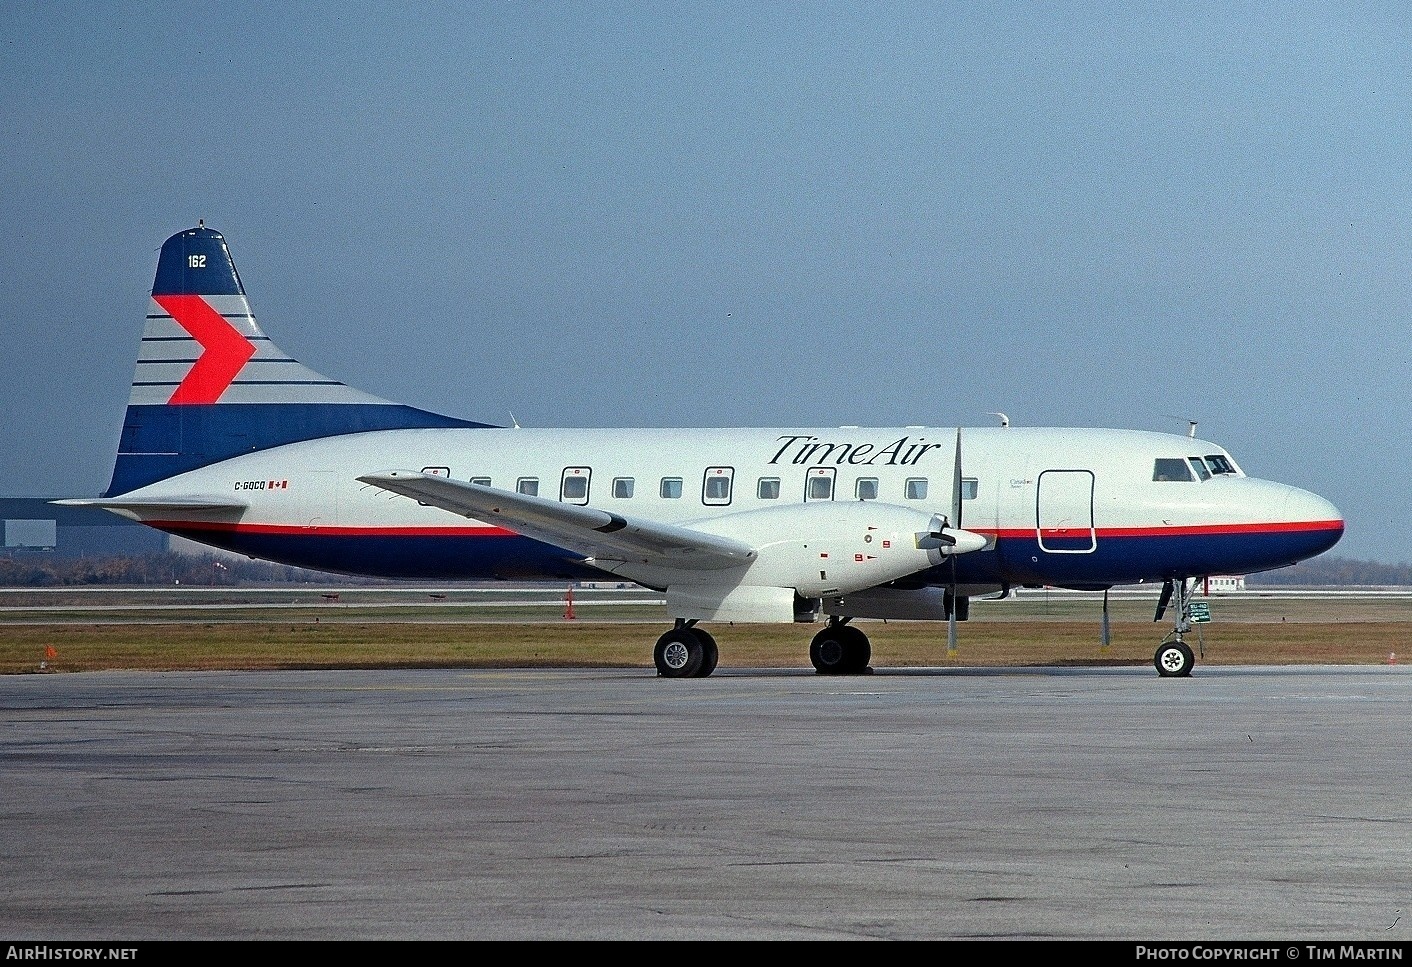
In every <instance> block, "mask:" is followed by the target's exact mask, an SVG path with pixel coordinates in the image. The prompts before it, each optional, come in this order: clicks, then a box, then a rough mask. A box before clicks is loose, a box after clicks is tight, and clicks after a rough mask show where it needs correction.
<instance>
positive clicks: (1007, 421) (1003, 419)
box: [987, 413, 1010, 426]
mask: <svg viewBox="0 0 1412 967" xmlns="http://www.w3.org/2000/svg"><path fill="white" fill-rule="evenodd" d="M987 416H998V417H1000V425H1001V426H1009V425H1010V417H1008V416H1006V415H1005V414H1004V413H989V414H987Z"/></svg>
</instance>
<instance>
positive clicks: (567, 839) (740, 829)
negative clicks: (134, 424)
mask: <svg viewBox="0 0 1412 967" xmlns="http://www.w3.org/2000/svg"><path fill="white" fill-rule="evenodd" d="M0 708H3V720H4V724H5V728H4V730H3V738H0V750H3V761H4V775H5V780H6V781H5V797H4V814H3V822H0V845H3V855H4V858H5V859H4V863H3V864H0V871H3V872H0V938H3V939H5V940H7V941H13V942H21V941H41V942H50V943H57V942H65V941H83V940H101V941H105V942H116V941H143V940H150V941H158V940H256V939H265V940H534V939H542V940H570V939H572V940H728V939H729V940H935V939H977V938H979V939H994V940H1007V939H1066V940H1067V939H1074V940H1082V939H1096V940H1133V941H1157V940H1169V941H1181V940H1188V941H1201V942H1211V941H1218V940H1272V941H1281V940H1290V941H1295V940H1301V941H1308V940H1319V939H1327V940H1344V941H1383V942H1388V943H1393V944H1404V943H1405V942H1406V941H1407V939H1408V937H1409V930H1412V863H1409V862H1408V858H1409V857H1412V803H1409V796H1408V793H1409V790H1412V756H1409V754H1408V748H1407V736H1408V723H1409V722H1412V670H1409V668H1408V667H1406V666H1403V665H1397V666H1386V667H1332V666H1329V667H1298V666H1296V667H1258V668H1257V667H1246V666H1225V667H1206V666H1203V667H1201V668H1199V669H1198V670H1197V673H1196V674H1195V675H1194V676H1193V677H1192V678H1190V679H1158V678H1155V677H1154V676H1153V675H1152V674H1151V669H1148V668H1141V669H1138V668H1083V669H1058V668H1053V669H1033V668H1027V669H984V668H980V669H977V668H969V669H915V668H913V669H905V670H904V669H897V670H889V669H886V668H883V669H879V670H878V672H877V674H874V675H871V676H863V677H850V678H834V677H827V676H818V675H814V674H812V673H806V672H804V671H800V670H796V669H790V670H764V671H761V670H734V671H733V670H729V669H722V670H721V671H719V672H718V673H717V674H716V675H713V676H712V677H710V678H707V679H690V680H667V679H659V678H657V677H655V676H654V675H653V674H651V673H650V672H648V671H642V670H533V671H531V670H474V671H471V670H455V671H440V670H433V671H359V672H346V671H332V672H324V671H321V672H270V673H266V672H201V673H145V672H144V673H137V672H92V673H82V674H63V675H12V676H5V677H3V678H0Z"/></svg>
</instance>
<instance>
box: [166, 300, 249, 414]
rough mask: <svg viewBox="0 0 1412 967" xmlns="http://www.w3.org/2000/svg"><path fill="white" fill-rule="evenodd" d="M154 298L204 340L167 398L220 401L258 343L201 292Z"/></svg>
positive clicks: (173, 401) (174, 401)
mask: <svg viewBox="0 0 1412 967" xmlns="http://www.w3.org/2000/svg"><path fill="white" fill-rule="evenodd" d="M152 299H153V301H155V302H156V303H157V305H159V306H161V307H162V308H163V309H165V310H166V311H167V314H168V315H170V316H171V317H172V318H173V319H175V320H176V321H177V324H178V325H179V326H181V327H182V328H183V329H185V330H186V331H187V332H189V333H191V338H193V339H195V340H196V341H197V342H198V343H200V344H201V355H200V356H199V357H197V359H196V363H195V364H194V365H193V366H192V367H191V371H190V372H188V373H187V374H186V378H185V379H183V380H182V381H181V385H180V386H178V387H177V388H176V390H175V391H174V392H173V393H172V396H171V399H169V400H167V402H168V403H169V404H172V405H175V406H182V405H187V404H193V403H214V402H216V401H217V400H219V399H220V398H221V394H222V393H224V392H225V391H226V387H227V386H229V385H230V384H231V381H232V380H234V379H235V375H236V373H239V372H240V370H241V369H242V368H243V367H244V366H245V363H246V362H247V361H248V360H249V359H250V357H251V356H253V355H255V345H254V343H252V342H251V341H250V340H248V339H246V338H245V337H244V336H242V335H241V334H240V332H239V331H238V330H237V329H236V328H235V327H234V326H232V325H231V324H230V323H228V322H226V321H225V320H224V319H222V318H221V314H220V313H219V312H217V311H216V310H215V309H212V308H211V307H210V305H208V304H207V302H206V300H205V299H203V298H201V297H200V296H199V295H154V296H153V297H152Z"/></svg>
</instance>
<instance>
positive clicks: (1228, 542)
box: [56, 222, 1344, 678]
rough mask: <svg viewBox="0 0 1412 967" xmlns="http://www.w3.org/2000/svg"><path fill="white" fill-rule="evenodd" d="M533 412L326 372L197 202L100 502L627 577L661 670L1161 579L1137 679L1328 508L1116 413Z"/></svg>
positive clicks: (345, 544) (487, 562) (236, 533)
mask: <svg viewBox="0 0 1412 967" xmlns="http://www.w3.org/2000/svg"><path fill="white" fill-rule="evenodd" d="M1003 424H1005V425H1001V426H984V427H971V428H960V427H950V426H947V427H922V426H904V427H806V426H787V427H776V428H769V429H764V428H736V429H702V428H678V429H532V428H521V427H518V426H509V427H505V426H495V425H491V424H486V423H478V422H473V421H470V420H464V419H458V418H454V417H450V416H443V415H440V414H437V413H433V412H429V411H426V410H422V409H418V408H416V407H412V406H407V405H403V404H399V403H396V402H393V401H390V400H387V399H383V398H381V397H378V396H374V395H370V394H368V393H364V392H361V391H359V390H356V389H354V388H352V387H350V386H348V385H345V384H344V383H342V382H340V381H338V380H336V379H331V378H329V377H327V376H323V375H321V374H319V373H317V372H315V371H314V370H312V369H310V368H308V367H306V366H305V365H303V364H302V363H300V362H298V361H296V360H294V359H292V358H290V357H289V356H288V355H287V354H285V353H284V352H282V351H281V350H280V349H279V348H278V347H277V346H276V345H275V344H274V343H273V342H271V340H270V338H269V337H268V336H266V335H265V333H264V332H263V331H262V330H261V329H260V327H259V326H258V325H257V324H256V321H255V316H254V314H253V313H252V312H251V309H250V303H249V302H248V300H247V298H246V293H245V288H244V286H243V285H242V283H241V280H240V276H239V274H238V273H237V272H236V268H235V262H234V261H233V259H232V258H231V254H230V250H229V247H228V246H227V244H226V240H225V238H224V237H223V236H222V235H221V234H220V233H219V232H216V231H214V230H212V229H210V228H207V227H206V226H205V224H204V222H202V223H201V224H199V225H198V226H197V227H196V228H191V229H187V230H185V231H181V232H178V233H177V234H175V235H173V236H172V237H171V238H169V239H167V241H166V243H165V244H164V245H163V246H162V249H161V254H160V255H159V257H158V261H157V271H156V278H155V281H154V283H153V286H152V297H151V302H150V304H149V306H148V312H147V321H146V328H145V329H144V332H143V336H142V342H141V346H140V349H139V351H138V358H137V368H136V372H135V375H134V376H133V380H132V388H131V394H130V396H129V400H128V407H127V416H126V419H125V420H124V423H123V428H122V434H121V438H120V443H119V447H118V454H117V459H116V462H115V465H114V468H113V476H112V481H111V483H110V484H109V486H108V489H107V491H106V492H105V493H104V495H103V496H101V497H96V498H75V499H70V500H62V501H56V503H62V504H69V505H82V506H94V507H103V508H106V509H108V510H110V511H113V512H114V513H117V514H121V515H123V516H125V517H129V518H132V519H135V520H138V521H141V522H142V523H144V524H148V525H150V526H152V527H155V528H157V529H159V530H162V531H165V532H166V533H168V534H173V535H179V536H181V537H185V538H189V539H191V540H194V541H198V542H201V543H204V544H206V545H209V546H212V547H217V548H223V549H225V550H227V551H234V552H238V553H241V554H246V555H249V556H250V557H253V558H260V559H265V560H269V561H275V562H280V563H285V564H291V565H297V566H300V567H306V568H315V569H320V570H325V571H331V572H337V573H342V574H349V575H366V576H376V577H383V578H404V579H440V580H458V581H460V580H468V581H477V580H515V581H523V580H532V581H533V580H539V581H551V580H552V581H570V582H572V581H601V580H615V581H628V582H634V583H636V584H638V585H642V586H644V587H646V588H651V589H655V590H656V591H658V592H661V593H663V594H664V595H665V600H666V604H667V608H668V611H669V613H670V615H671V617H672V620H673V626H672V627H671V628H669V629H667V630H666V631H665V633H663V634H662V635H661V637H660V638H658V639H657V641H656V643H655V646H654V648H653V662H654V664H655V666H656V669H657V672H658V673H659V675H661V676H663V677H667V678H693V677H702V676H706V675H710V674H711V673H712V671H714V670H715V668H716V665H717V659H718V656H719V649H718V647H717V644H716V641H715V638H714V637H713V636H712V634H711V633H710V632H709V631H707V630H706V628H705V627H703V623H711V622H732V623H752V622H791V623H793V622H801V623H815V624H821V625H822V627H821V628H820V629H819V630H817V632H816V633H815V634H813V636H812V639H811V641H810V644H809V658H810V661H811V663H812V664H813V666H814V668H815V669H816V670H817V671H818V672H819V673H822V674H860V673H864V672H867V671H869V670H870V667H869V661H870V659H871V654H872V649H871V645H870V644H869V641H868V637H867V635H866V633H865V632H864V631H863V630H862V629H861V628H860V627H859V626H858V625H857V624H853V623H851V622H853V620H854V619H858V618H884V619H887V618H890V619H898V620H936V621H945V622H947V623H948V634H949V639H950V640H951V641H952V642H953V643H954V641H955V634H956V622H957V621H964V620H967V619H968V618H969V612H970V602H971V599H972V598H974V597H979V596H994V597H1003V596H1005V595H1008V594H1009V593H1010V592H1011V591H1012V590H1013V589H1015V588H1022V587H1055V588H1067V589H1080V590H1093V591H1103V592H1105V595H1104V615H1103V617H1104V622H1103V627H1104V629H1105V634H1106V629H1107V627H1108V623H1107V594H1106V592H1107V591H1108V590H1109V589H1111V588H1113V587H1116V586H1120V585H1134V584H1143V583H1149V582H1151V583H1154V584H1155V583H1158V582H1160V584H1161V587H1162V591H1161V594H1160V596H1159V603H1158V606H1157V612H1156V617H1155V618H1154V621H1160V620H1161V619H1162V617H1163V615H1164V613H1166V612H1167V611H1168V610H1170V612H1171V616H1172V625H1171V630H1170V631H1169V632H1168V633H1167V634H1166V635H1165V636H1164V637H1163V638H1162V639H1161V641H1160V642H1159V643H1158V645H1157V648H1156V651H1155V653H1154V657H1153V663H1154V665H1155V667H1156V669H1157V672H1158V673H1159V675H1161V676H1163V677H1179V676H1187V675H1190V674H1191V671H1192V668H1193V666H1194V664H1195V657H1194V655H1193V652H1192V649H1191V647H1190V646H1189V645H1188V644H1187V642H1186V640H1185V637H1184V636H1185V635H1186V634H1187V633H1189V632H1190V631H1191V629H1192V623H1191V621H1192V609H1191V597H1192V592H1193V590H1194V588H1195V582H1196V581H1198V580H1200V579H1202V578H1204V577H1207V576H1210V575H1227V574H1251V573H1255V572H1259V571H1266V570H1271V569H1274V568H1280V567H1285V566H1287V565H1290V564H1294V563H1295V562H1297V561H1301V560H1304V559H1306V558H1309V557H1313V556H1315V555H1317V554H1320V553H1322V552H1324V551H1326V550H1328V549H1329V548H1331V547H1333V546H1334V545H1335V544H1336V543H1337V542H1338V540H1339V538H1340V537H1341V536H1342V534H1343V529H1344V522H1343V519H1342V517H1341V515H1340V514H1339V512H1338V510H1337V509H1336V508H1335V507H1334V506H1333V505H1332V504H1331V503H1329V502H1328V501H1327V500H1325V499H1323V498H1322V497H1319V496H1316V495H1315V494H1312V493H1309V492H1307V491H1304V490H1300V489H1298V488H1296V487H1292V486H1288V485H1286V484H1283V483H1277V482H1274V481H1269V480H1260V479H1257V478H1254V477H1250V476H1247V475H1246V474H1245V473H1244V472H1243V471H1242V470H1241V468H1240V466H1239V464H1238V463H1237V462H1236V460H1235V458H1234V457H1233V456H1232V455H1231V454H1230V453H1228V452H1227V451H1226V450H1225V449H1224V448H1222V447H1221V446H1218V445H1217V444H1215V443H1211V442H1208V441H1205V440H1201V439H1197V438H1196V437H1195V436H1194V435H1192V434H1188V435H1180V434H1169V433H1157V432H1148V431H1138V430H1125V429H1084V428H1028V427H1018V426H1012V425H1008V424H1009V421H1008V420H1003Z"/></svg>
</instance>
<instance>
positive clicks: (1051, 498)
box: [1035, 470, 1098, 554]
mask: <svg viewBox="0 0 1412 967" xmlns="http://www.w3.org/2000/svg"><path fill="white" fill-rule="evenodd" d="M1035 530H1036V535H1037V537H1038V538H1039V548H1040V550H1042V551H1048V552H1049V553H1051V554H1088V553H1091V552H1092V551H1093V550H1094V548H1096V547H1097V546H1098V534H1097V532H1096V531H1095V530H1094V527H1093V471H1091V470H1045V471H1044V472H1043V473H1041V474H1040V475H1039V486H1038V488H1037V497H1036V504H1035Z"/></svg>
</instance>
